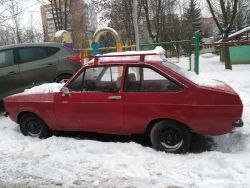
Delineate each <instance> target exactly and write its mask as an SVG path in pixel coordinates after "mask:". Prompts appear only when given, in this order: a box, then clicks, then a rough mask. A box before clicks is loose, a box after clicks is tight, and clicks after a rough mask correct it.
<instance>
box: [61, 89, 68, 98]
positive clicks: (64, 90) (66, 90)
mask: <svg viewBox="0 0 250 188" xmlns="http://www.w3.org/2000/svg"><path fill="white" fill-rule="evenodd" d="M68 94H69V88H67V87H62V96H63V97H64V96H66V95H68Z"/></svg>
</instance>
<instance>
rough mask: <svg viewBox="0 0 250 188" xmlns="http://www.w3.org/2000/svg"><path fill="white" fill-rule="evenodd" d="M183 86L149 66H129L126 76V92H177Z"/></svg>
mask: <svg viewBox="0 0 250 188" xmlns="http://www.w3.org/2000/svg"><path fill="white" fill-rule="evenodd" d="M181 90H182V87H180V86H179V85H177V84H175V83H174V82H173V81H171V80H169V79H168V78H166V77H164V76H162V75H161V74H160V73H158V72H156V71H155V70H153V69H151V68H147V67H128V69H127V71H126V78H125V88H124V91H126V92H168V91H171V92H177V91H181Z"/></svg>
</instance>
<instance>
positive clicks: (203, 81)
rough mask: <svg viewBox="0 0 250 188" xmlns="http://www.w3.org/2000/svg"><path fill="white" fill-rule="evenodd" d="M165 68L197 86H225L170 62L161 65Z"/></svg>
mask: <svg viewBox="0 0 250 188" xmlns="http://www.w3.org/2000/svg"><path fill="white" fill-rule="evenodd" d="M161 64H162V65H163V66H165V67H167V68H169V69H171V70H172V71H174V72H176V73H177V74H179V75H180V76H182V77H184V78H186V79H188V80H190V81H191V82H193V83H194V84H196V85H201V86H218V85H224V83H223V82H219V81H216V80H212V79H209V78H205V77H202V76H200V75H197V74H195V73H194V72H192V71H187V70H186V69H184V68H182V67H179V66H178V65H175V64H173V63H171V62H169V61H164V62H162V63H161Z"/></svg>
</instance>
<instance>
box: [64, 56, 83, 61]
mask: <svg viewBox="0 0 250 188" xmlns="http://www.w3.org/2000/svg"><path fill="white" fill-rule="evenodd" d="M67 59H68V60H71V61H77V62H81V58H80V57H79V56H70V57H68V58H67Z"/></svg>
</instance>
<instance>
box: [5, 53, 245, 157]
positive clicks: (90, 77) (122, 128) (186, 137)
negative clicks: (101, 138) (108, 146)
mask: <svg viewBox="0 0 250 188" xmlns="http://www.w3.org/2000/svg"><path fill="white" fill-rule="evenodd" d="M4 104H5V108H6V112H7V114H8V116H9V117H10V118H11V119H12V120H13V121H14V122H16V123H18V124H19V125H20V129H21V132H22V134H24V135H25V136H33V137H39V138H46V137H48V136H50V134H51V133H52V132H53V131H88V132H98V133H109V134H121V135H131V134H148V135H150V139H151V142H152V144H153V146H154V148H155V149H157V150H161V151H165V152H170V153H183V152H185V151H187V149H188V148H189V146H190V142H191V134H190V133H191V132H195V133H198V134H205V135H220V134H225V133H228V132H230V131H231V130H232V129H233V128H234V127H241V126H243V121H242V120H241V116H242V111H243V105H242V101H241V99H240V97H239V95H238V94H237V93H236V92H235V91H234V90H233V89H232V88H231V87H230V86H228V85H227V84H225V83H224V82H221V81H216V80H212V79H207V78H202V77H200V76H197V75H195V74H194V73H193V72H190V71H187V70H185V69H183V68H180V67H179V66H177V65H175V64H173V63H170V62H168V61H167V60H165V58H164V56H163V55H162V54H161V51H160V50H158V51H157V50H155V51H150V53H149V52H134V53H132V52H130V53H129V52H127V53H126V52H122V53H112V54H107V55H99V56H95V57H94V58H93V59H92V60H91V61H89V62H88V63H85V65H84V66H83V67H82V68H81V69H80V70H79V71H78V72H77V73H76V74H75V75H74V76H73V77H72V78H71V79H70V80H69V81H68V82H67V83H66V84H65V85H64V87H62V89H61V91H59V92H49V93H27V94H25V93H22V94H16V95H12V96H9V97H7V98H5V99H4Z"/></svg>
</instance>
